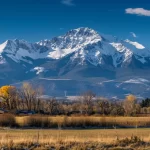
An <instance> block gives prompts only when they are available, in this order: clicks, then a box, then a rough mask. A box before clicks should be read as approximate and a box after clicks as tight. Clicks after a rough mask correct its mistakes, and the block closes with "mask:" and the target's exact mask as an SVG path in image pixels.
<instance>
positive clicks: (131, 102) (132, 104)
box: [123, 94, 137, 116]
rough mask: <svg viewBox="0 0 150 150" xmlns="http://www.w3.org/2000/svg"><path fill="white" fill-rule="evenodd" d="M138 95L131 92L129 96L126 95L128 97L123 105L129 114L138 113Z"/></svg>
mask: <svg viewBox="0 0 150 150" xmlns="http://www.w3.org/2000/svg"><path fill="white" fill-rule="evenodd" d="M136 100H137V99H136V96H134V95H132V94H130V95H128V96H126V99H125V101H124V103H123V107H124V110H125V114H126V115H127V116H130V115H135V113H136V102H137V101H136Z"/></svg>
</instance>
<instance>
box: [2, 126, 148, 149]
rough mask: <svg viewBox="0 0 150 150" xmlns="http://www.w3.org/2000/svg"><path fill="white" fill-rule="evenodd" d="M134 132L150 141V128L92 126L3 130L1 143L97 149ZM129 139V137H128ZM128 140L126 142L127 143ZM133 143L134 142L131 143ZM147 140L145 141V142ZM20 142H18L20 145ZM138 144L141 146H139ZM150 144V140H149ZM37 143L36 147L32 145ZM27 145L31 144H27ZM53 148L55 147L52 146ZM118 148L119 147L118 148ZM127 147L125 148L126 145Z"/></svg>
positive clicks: (108, 147) (144, 139) (113, 143)
mask: <svg viewBox="0 0 150 150" xmlns="http://www.w3.org/2000/svg"><path fill="white" fill-rule="evenodd" d="M132 136H135V137H136V136H137V137H140V139H141V140H142V141H145V142H147V143H149V142H150V129H91V130H47V129H44V130H43V129H41V130H40V129H39V130H36V129H34V130H32V129H31V130H18V129H17V130H16V129H13V130H10V129H8V130H0V146H1V147H3V146H5V147H6V146H8V147H17V146H18V145H19V146H20V148H18V149H21V145H22V146H24V147H30V149H38V148H37V147H38V146H37V147H36V148H34V144H35V143H38V144H39V145H40V146H39V147H40V148H39V149H43V150H44V149H50V147H51V148H52V147H53V148H54V149H53V150H55V149H61V148H62V147H64V149H68V150H69V148H67V147H68V146H69V145H70V149H73V150H74V149H77V150H78V149H82V150H84V149H85V150H86V149H87V147H90V148H91V147H93V146H95V148H93V149H92V148H91V149H89V150H94V149H97V148H98V147H99V148H98V149H112V148H113V147H115V148H118V146H117V145H116V144H115V143H116V142H117V141H118V140H120V141H121V140H122V139H125V138H128V139H130V137H132ZM125 142H126V141H125ZM137 143H138V140H136V141H135V143H134V142H132V143H130V144H129V145H128V143H125V144H127V145H126V146H124V148H125V147H126V149H127V148H130V150H132V149H131V147H133V146H132V145H133V144H137ZM123 144H124V143H123ZM131 144H132V145H131ZM143 144H144V143H143ZM16 145H17V146H16ZM137 146H138V147H137ZM147 146H149V144H147ZM32 147H33V148H32ZM47 147H48V148H47ZM134 147H135V148H136V149H139V148H141V149H142V148H145V147H146V145H144V146H143V145H142V142H141V143H140V145H136V146H135V145H134ZM134 147H133V149H134ZM26 149H27V148H26ZM51 150H52V149H51ZM116 150H117V149H116ZM122 150H123V148H122Z"/></svg>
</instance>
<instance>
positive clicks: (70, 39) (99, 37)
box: [0, 28, 150, 95]
mask: <svg viewBox="0 0 150 150" xmlns="http://www.w3.org/2000/svg"><path fill="white" fill-rule="evenodd" d="M0 68H1V69H0V84H1V85H4V84H11V83H17V82H23V81H25V80H33V81H36V82H38V83H40V82H39V81H40V80H41V78H43V79H44V78H45V79H50V78H63V79H65V78H66V79H73V80H76V81H77V83H78V82H82V83H83V84H85V86H86V85H88V86H87V89H88V87H90V88H92V87H94V89H96V87H97V88H98V87H99V85H98V84H97V82H102V81H107V80H113V81H114V82H118V80H120V81H119V82H122V83H124V84H122V85H123V86H120V88H121V89H122V92H120V93H129V92H130V91H128V90H124V85H126V84H127V83H126V82H125V79H128V80H129V81H130V80H132V79H134V78H143V79H149V77H148V73H150V71H149V70H150V49H149V48H146V47H145V46H144V45H142V44H141V43H139V42H137V41H131V40H130V39H125V40H121V39H119V38H117V37H114V36H108V35H104V34H99V33H98V32H96V31H94V30H93V29H90V28H78V29H73V30H70V31H69V32H67V33H66V34H65V35H63V36H58V37H55V38H53V39H51V40H42V41H40V42H37V43H28V42H27V41H24V40H18V39H15V40H7V41H6V42H4V43H3V44H1V45H0ZM42 83H44V85H45V86H46V84H47V82H44V81H43V82H42ZM53 83H54V85H55V81H53ZM57 84H58V83H57ZM113 84H114V85H115V83H113ZM128 84H129V83H128ZM131 84H132V85H133V83H131ZM78 85H79V84H78ZM80 85H81V84H80ZM105 85H106V88H107V87H110V83H109V84H105ZM70 87H71V85H70ZM77 87H78V86H77ZM79 87H81V89H80V91H82V88H83V87H84V85H83V86H79ZM133 87H134V86H133ZM144 88H147V87H145V86H144ZM76 89H78V88H76ZM83 89H86V88H83ZM104 89H105V88H104ZM130 89H132V88H130ZM60 90H61V89H60ZM60 90H59V91H60ZM62 90H64V89H62ZM102 91H103V93H106V92H104V90H102ZM118 91H119V90H118ZM131 91H132V90H131ZM115 93H117V92H115ZM135 93H136V92H135ZM112 95H113V94H112Z"/></svg>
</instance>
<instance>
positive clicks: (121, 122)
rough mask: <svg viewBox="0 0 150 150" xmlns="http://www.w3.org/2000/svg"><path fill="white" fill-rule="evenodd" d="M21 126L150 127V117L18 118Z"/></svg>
mask: <svg viewBox="0 0 150 150" xmlns="http://www.w3.org/2000/svg"><path fill="white" fill-rule="evenodd" d="M16 123H17V124H18V125H20V126H30V127H49V128H51V127H54V128H61V127H64V128H65V127H72V128H76V127H82V128H86V127H105V128H106V127H108V128H109V127H110V128H116V127H134V128H137V127H149V126H150V117H98V116H97V117H95V116H79V117H75V116H72V117H67V116H56V117H52V116H51V117H50V116H26V117H16Z"/></svg>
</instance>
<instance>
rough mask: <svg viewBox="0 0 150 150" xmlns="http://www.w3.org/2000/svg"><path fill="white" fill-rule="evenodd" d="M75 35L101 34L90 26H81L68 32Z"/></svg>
mask: <svg viewBox="0 0 150 150" xmlns="http://www.w3.org/2000/svg"><path fill="white" fill-rule="evenodd" d="M73 35H76V36H87V37H90V36H94V35H96V36H99V34H98V33H97V32H96V31H95V30H93V29H91V28H88V27H80V28H77V29H72V30H70V31H68V32H67V33H66V36H73Z"/></svg>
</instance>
